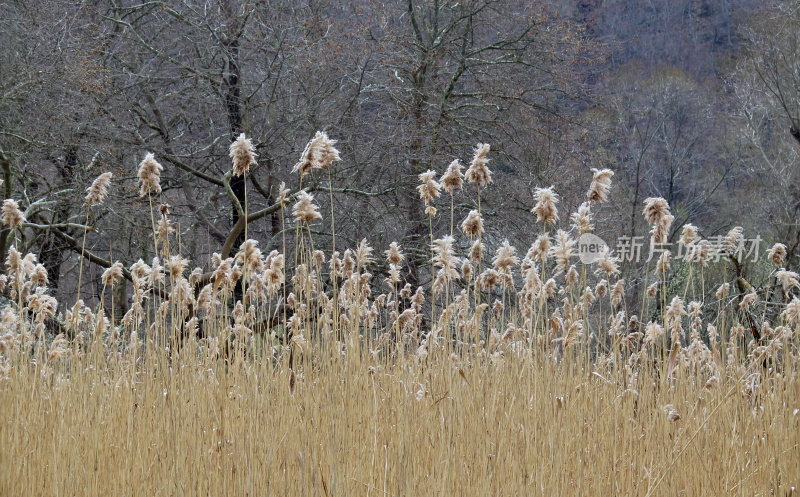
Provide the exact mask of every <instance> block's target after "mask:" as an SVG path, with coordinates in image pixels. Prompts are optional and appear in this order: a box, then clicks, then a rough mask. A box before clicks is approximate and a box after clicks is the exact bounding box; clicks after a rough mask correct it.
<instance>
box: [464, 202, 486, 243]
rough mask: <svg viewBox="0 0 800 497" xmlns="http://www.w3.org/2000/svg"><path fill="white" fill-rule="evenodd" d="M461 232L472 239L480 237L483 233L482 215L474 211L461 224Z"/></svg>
mask: <svg viewBox="0 0 800 497" xmlns="http://www.w3.org/2000/svg"><path fill="white" fill-rule="evenodd" d="M461 231H463V232H464V234H465V235H467V236H468V237H470V238H476V237H479V236H480V235H481V234H482V233H483V219H482V218H481V215H480V213H479V212H478V211H477V210H475V209H473V210H471V211H469V214H467V217H466V218H464V221H462V222H461Z"/></svg>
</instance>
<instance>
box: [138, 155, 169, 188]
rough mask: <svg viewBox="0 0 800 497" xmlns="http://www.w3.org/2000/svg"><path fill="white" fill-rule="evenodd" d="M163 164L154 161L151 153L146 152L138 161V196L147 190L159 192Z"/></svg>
mask: <svg viewBox="0 0 800 497" xmlns="http://www.w3.org/2000/svg"><path fill="white" fill-rule="evenodd" d="M163 170H164V166H162V165H161V164H159V163H158V161H156V158H155V156H154V155H153V154H152V153H149V152H148V153H147V155H145V156H144V159H143V160H142V162H140V163H139V172H138V176H139V196H140V197H144V196H145V195H147V194H148V193H149V192H151V191H152V192H155V193H161V171H163Z"/></svg>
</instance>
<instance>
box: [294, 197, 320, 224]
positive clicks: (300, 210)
mask: <svg viewBox="0 0 800 497" xmlns="http://www.w3.org/2000/svg"><path fill="white" fill-rule="evenodd" d="M292 215H293V216H294V219H295V222H298V223H306V224H308V223H310V222H312V221H314V220H315V219H322V214H320V213H319V209H318V208H317V206H316V205H315V204H314V197H313V196H312V195H311V194H309V193H307V192H304V191H303V192H300V193H299V194H298V195H297V202H295V204H294V207H292Z"/></svg>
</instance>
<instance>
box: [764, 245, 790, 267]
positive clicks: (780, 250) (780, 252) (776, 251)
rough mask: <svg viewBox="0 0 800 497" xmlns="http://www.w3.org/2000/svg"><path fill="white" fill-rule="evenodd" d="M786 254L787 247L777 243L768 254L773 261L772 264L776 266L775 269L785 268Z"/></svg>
mask: <svg viewBox="0 0 800 497" xmlns="http://www.w3.org/2000/svg"><path fill="white" fill-rule="evenodd" d="M786 254H787V251H786V245H784V244H782V243H776V244H775V245H773V246H772V248H771V249H769V251H768V252H767V255H768V256H769V258H770V259H772V263H773V264H774V265H775V267H781V266H783V261H784V260H785V259H786Z"/></svg>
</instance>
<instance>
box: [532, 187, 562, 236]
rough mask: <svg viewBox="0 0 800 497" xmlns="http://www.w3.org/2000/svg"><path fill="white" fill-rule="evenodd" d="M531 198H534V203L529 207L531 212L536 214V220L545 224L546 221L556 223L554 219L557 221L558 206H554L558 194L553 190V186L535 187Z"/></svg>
mask: <svg viewBox="0 0 800 497" xmlns="http://www.w3.org/2000/svg"><path fill="white" fill-rule="evenodd" d="M533 198H534V200H536V204H535V205H534V206H533V209H531V212H533V213H534V214H536V220H537V221H539V222H540V223H544V225H545V226H547V224H548V223H550V224H556V221H558V208H557V207H556V204H557V203H558V194H557V193H556V192H555V191H553V187H552V186H550V187H548V188H537V189H536V191H535V192H534V194H533Z"/></svg>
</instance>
